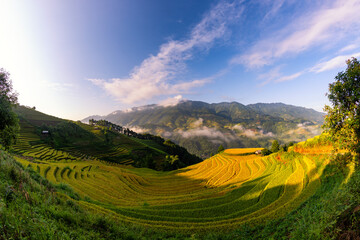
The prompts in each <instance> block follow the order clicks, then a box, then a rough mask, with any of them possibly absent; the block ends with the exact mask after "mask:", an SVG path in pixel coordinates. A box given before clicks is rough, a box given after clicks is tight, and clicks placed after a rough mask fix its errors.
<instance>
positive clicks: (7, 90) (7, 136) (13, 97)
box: [0, 68, 19, 149]
mask: <svg viewBox="0 0 360 240" xmlns="http://www.w3.org/2000/svg"><path fill="white" fill-rule="evenodd" d="M9 76H10V75H9V73H8V72H6V71H5V70H4V69H2V68H1V69H0V141H1V144H2V145H3V146H4V147H5V148H6V149H8V148H9V147H10V146H11V145H12V144H14V143H15V142H16V138H17V136H18V132H19V123H18V118H17V116H16V114H15V113H14V112H13V110H12V107H13V106H14V105H17V94H16V93H15V92H14V91H13V88H12V83H11V80H10V77H9Z"/></svg>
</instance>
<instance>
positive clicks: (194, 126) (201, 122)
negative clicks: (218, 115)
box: [191, 118, 204, 128]
mask: <svg viewBox="0 0 360 240" xmlns="http://www.w3.org/2000/svg"><path fill="white" fill-rule="evenodd" d="M203 122H204V119H202V118H199V119H198V120H196V121H195V122H193V123H192V124H191V127H193V128H198V127H200V126H201V125H202V124H203Z"/></svg>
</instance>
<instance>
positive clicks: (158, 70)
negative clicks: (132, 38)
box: [89, 1, 242, 104]
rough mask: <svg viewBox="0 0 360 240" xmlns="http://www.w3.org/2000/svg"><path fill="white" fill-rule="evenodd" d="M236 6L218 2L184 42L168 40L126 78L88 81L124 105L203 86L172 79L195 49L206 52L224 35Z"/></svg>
mask: <svg viewBox="0 0 360 240" xmlns="http://www.w3.org/2000/svg"><path fill="white" fill-rule="evenodd" d="M240 4H241V2H238V1H236V2H233V3H227V2H223V1H222V2H220V3H219V4H218V5H216V6H215V7H213V8H212V9H211V10H210V11H209V12H208V13H207V14H206V15H205V16H204V17H203V18H202V20H201V21H200V22H199V23H198V24H197V25H196V26H195V27H194V28H193V29H192V31H191V32H190V34H189V37H188V38H187V39H185V40H183V41H175V40H170V41H168V42H167V43H165V44H163V45H161V46H160V50H159V52H158V53H157V54H156V55H151V56H150V57H148V58H146V59H145V60H144V61H143V62H142V63H141V65H140V66H137V67H135V68H134V69H133V70H132V72H131V73H130V75H129V77H128V78H114V79H111V80H109V81H106V80H104V79H89V80H90V81H91V82H92V83H93V84H95V85H97V86H100V87H102V88H103V89H104V90H105V91H106V92H108V93H109V94H110V95H112V96H113V97H115V98H116V99H117V100H119V101H120V102H123V103H126V104H132V103H135V102H144V101H146V100H149V99H153V98H155V97H158V96H169V95H179V94H185V93H189V91H190V90H191V89H193V88H196V87H201V86H203V85H204V84H206V83H207V82H209V79H200V80H199V79H198V80H191V81H186V82H176V80H177V79H176V77H177V76H178V75H179V74H180V73H182V72H183V71H184V70H185V69H186V64H185V62H186V61H187V60H189V59H191V58H192V57H193V52H194V51H195V50H206V49H208V48H210V47H211V46H212V44H213V43H214V42H215V41H216V40H217V39H221V38H223V37H224V35H226V34H225V33H226V32H227V31H228V28H227V25H228V24H229V22H232V21H234V19H237V18H238V17H239V16H240V15H241V12H242V8H241V6H240Z"/></svg>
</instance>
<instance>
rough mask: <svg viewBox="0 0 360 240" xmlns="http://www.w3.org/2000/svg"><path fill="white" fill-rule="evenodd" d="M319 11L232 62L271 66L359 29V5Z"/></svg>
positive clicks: (340, 3)
mask: <svg viewBox="0 0 360 240" xmlns="http://www.w3.org/2000/svg"><path fill="white" fill-rule="evenodd" d="M329 5H330V4H329V3H328V2H326V1H325V3H324V6H323V7H322V9H320V10H317V11H314V12H313V13H311V14H310V15H305V16H303V17H301V18H299V19H296V20H295V21H293V22H291V23H290V24H289V25H288V26H286V27H285V28H284V29H282V30H281V31H278V32H276V33H275V34H274V35H273V36H270V37H268V38H266V39H262V40H260V41H258V42H257V43H255V44H254V45H253V47H251V48H250V50H249V51H248V52H246V53H245V54H242V55H239V56H236V57H235V58H233V59H232V60H231V63H233V64H244V65H246V66H247V67H248V68H255V67H262V66H264V65H269V64H272V63H273V62H274V61H275V60H276V59H279V58H283V57H289V56H291V55H296V54H298V53H300V52H303V51H305V50H308V49H309V48H311V47H315V46H321V45H323V44H327V43H335V42H338V41H339V40H341V39H343V38H344V37H345V36H351V34H356V32H357V31H358V30H359V29H360V14H359V12H360V1H358V0H347V1H344V0H337V1H335V2H334V4H332V5H330V6H329Z"/></svg>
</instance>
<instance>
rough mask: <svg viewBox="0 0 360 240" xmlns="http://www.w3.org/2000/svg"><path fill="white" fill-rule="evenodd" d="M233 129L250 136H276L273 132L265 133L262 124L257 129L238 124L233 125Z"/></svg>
mask: <svg viewBox="0 0 360 240" xmlns="http://www.w3.org/2000/svg"><path fill="white" fill-rule="evenodd" d="M231 130H233V131H234V130H235V131H236V132H238V133H240V135H244V136H246V137H250V138H260V137H274V136H275V135H274V134H273V133H272V132H267V133H265V132H264V130H263V129H262V127H261V126H258V127H257V129H255V128H254V129H247V128H245V127H243V126H242V125H241V124H236V125H234V126H232V127H231Z"/></svg>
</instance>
